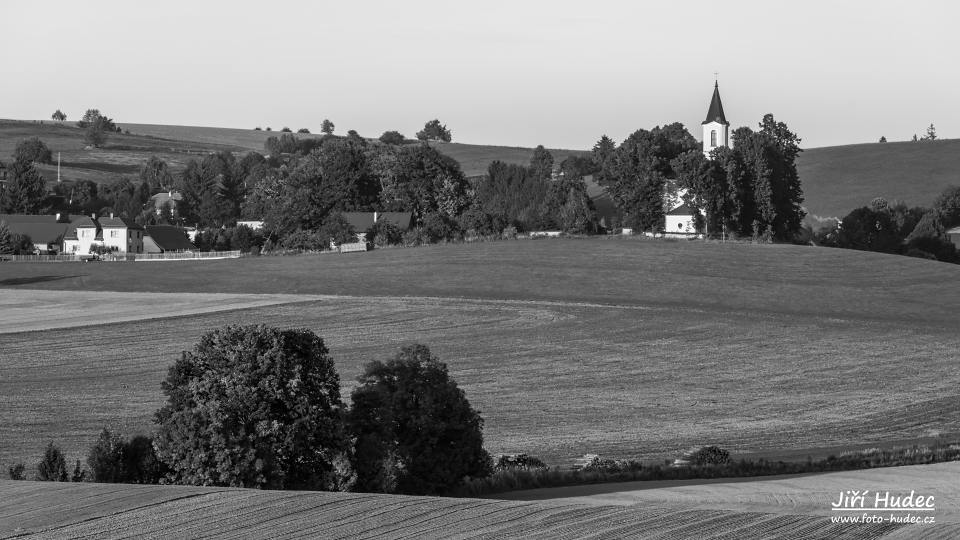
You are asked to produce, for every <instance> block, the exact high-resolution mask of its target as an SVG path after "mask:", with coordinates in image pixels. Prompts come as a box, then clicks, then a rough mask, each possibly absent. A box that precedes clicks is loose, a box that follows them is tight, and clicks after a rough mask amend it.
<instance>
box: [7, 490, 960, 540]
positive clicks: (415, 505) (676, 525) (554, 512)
mask: <svg viewBox="0 0 960 540" xmlns="http://www.w3.org/2000/svg"><path fill="white" fill-rule="evenodd" d="M750 484H756V482H752V483H750ZM744 487H745V488H747V489H749V486H748V485H747V484H744ZM778 510H786V511H778V512H764V511H756V510H751V509H749V508H748V509H743V510H723V509H721V510H716V509H709V508H696V507H688V506H686V505H684V504H673V503H667V504H646V503H644V504H632V505H597V504H590V503H587V504H577V503H573V502H569V501H556V500H553V501H540V502H519V501H503V500H479V499H445V498H436V497H407V496H397V495H378V494H352V493H318V492H284V491H256V490H243V489H229V488H203V487H186V486H137V485H106V484H57V483H49V482H13V481H5V480H0V538H12V537H19V536H24V535H29V536H30V537H31V538H81V537H83V538H134V537H135V538H193V537H199V536H202V537H204V538H251V537H254V538H262V537H271V538H280V537H282V538H319V537H322V538H398V539H399V538H549V539H555V538H663V539H669V538H698V539H711V538H740V539H753V538H756V539H766V538H847V539H860V538H864V539H866V538H890V539H894V538H897V539H906V538H910V539H919V538H924V539H941V538H955V535H956V534H958V532H960V526H958V525H957V523H956V522H955V521H951V520H949V519H943V518H941V520H940V521H939V522H938V523H936V524H927V525H901V524H890V523H880V524H856V525H851V524H841V523H832V522H831V521H830V519H829V517H825V516H821V515H810V514H805V513H803V512H802V511H801V510H800V509H794V511H792V512H791V511H789V509H783V508H780V509H778Z"/></svg>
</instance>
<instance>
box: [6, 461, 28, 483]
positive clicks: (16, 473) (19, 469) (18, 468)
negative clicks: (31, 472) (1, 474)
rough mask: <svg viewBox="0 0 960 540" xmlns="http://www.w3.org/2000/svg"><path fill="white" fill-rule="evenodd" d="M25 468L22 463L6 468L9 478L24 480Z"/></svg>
mask: <svg viewBox="0 0 960 540" xmlns="http://www.w3.org/2000/svg"><path fill="white" fill-rule="evenodd" d="M25 469H26V467H24V466H23V463H17V464H16V465H11V466H10V467H8V468H7V474H8V475H10V479H11V480H24V479H25V478H24V475H23V471H24V470H25Z"/></svg>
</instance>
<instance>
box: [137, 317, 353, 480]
mask: <svg viewBox="0 0 960 540" xmlns="http://www.w3.org/2000/svg"><path fill="white" fill-rule="evenodd" d="M162 386H163V391H164V393H165V394H166V396H167V404H166V405H164V407H163V408H162V409H160V410H159V411H157V414H156V421H157V423H158V424H159V429H158V432H157V437H156V441H155V446H156V449H157V451H158V456H159V458H160V459H161V460H162V461H163V462H164V463H165V464H166V465H167V466H168V467H169V468H170V472H169V474H168V478H169V480H171V481H173V482H176V483H182V484H191V485H217V486H235V487H256V488H265V489H319V490H336V489H341V488H343V487H345V486H344V484H343V482H344V481H345V480H346V478H345V477H344V475H341V474H340V473H339V472H338V470H339V467H340V465H339V464H340V463H341V462H343V460H344V457H343V456H344V455H345V453H346V451H347V449H348V440H347V437H346V434H345V430H344V426H343V421H342V414H343V411H342V403H341V400H340V379H339V377H338V376H337V373H336V371H335V369H334V365H333V361H332V360H331V359H330V357H329V355H328V352H327V348H326V346H325V345H324V343H323V340H322V339H320V338H319V337H317V336H316V335H315V334H313V332H311V331H310V330H307V329H292V330H279V329H276V328H269V327H266V326H227V327H224V328H221V329H218V330H214V331H211V332H208V333H207V334H205V335H204V336H203V337H202V338H201V339H200V342H199V343H197V345H196V346H195V347H194V349H193V350H192V351H189V352H184V353H183V356H182V357H181V359H180V360H179V361H177V363H176V364H174V365H173V366H172V367H171V368H170V371H169V373H168V375H167V379H166V381H164V383H163V385H162Z"/></svg>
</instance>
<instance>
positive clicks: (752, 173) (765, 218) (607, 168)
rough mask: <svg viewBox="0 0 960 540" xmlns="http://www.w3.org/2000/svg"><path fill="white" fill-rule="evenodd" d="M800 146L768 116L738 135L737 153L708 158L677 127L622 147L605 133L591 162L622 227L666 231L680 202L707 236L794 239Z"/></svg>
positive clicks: (799, 216) (799, 212)
mask: <svg viewBox="0 0 960 540" xmlns="http://www.w3.org/2000/svg"><path fill="white" fill-rule="evenodd" d="M799 143H800V139H799V138H798V137H797V136H796V135H795V134H794V133H792V132H791V131H790V130H789V129H788V128H787V126H786V124H784V123H783V122H777V121H775V120H774V117H773V115H771V114H768V115H766V116H764V117H763V121H762V122H761V123H760V130H759V131H754V130H752V129H750V128H747V127H741V128H738V129H736V130H734V132H733V148H727V147H718V148H716V149H714V150H713V151H712V152H711V154H710V156H709V158H708V157H706V156H704V155H703V153H702V151H701V150H700V144H699V143H698V142H697V141H696V139H694V138H693V136H692V135H691V134H690V132H689V131H687V130H686V128H684V127H683V125H682V124H680V123H674V124H669V125H666V126H663V127H659V126H658V127H655V128H653V129H652V130H649V131H648V130H644V129H641V130H638V131H636V132H635V133H633V134H632V135H630V136H629V137H627V139H626V140H625V141H624V142H623V143H621V144H620V145H619V146H616V145H614V143H613V141H612V140H610V139H609V138H608V137H606V136H604V137H602V138H601V139H600V141H598V142H597V144H596V145H595V146H594V148H593V158H594V162H595V163H596V164H597V166H598V167H599V172H598V173H597V180H598V181H599V182H600V183H601V184H602V185H604V186H606V188H607V191H608V192H609V193H610V195H611V197H612V198H613V200H614V203H615V204H616V206H617V209H618V211H619V212H620V215H621V216H620V217H621V223H622V225H623V226H626V227H630V228H633V229H637V230H642V231H659V230H662V229H663V223H664V214H665V211H666V210H667V209H668V208H667V207H668V206H669V205H670V203H671V202H676V198H678V197H679V198H680V199H682V201H683V202H685V203H687V204H688V205H689V206H690V207H691V208H692V209H693V210H696V211H697V212H695V213H694V216H695V218H696V221H697V223H696V225H697V228H698V230H701V231H704V232H706V233H707V234H708V235H710V236H719V235H721V234H724V233H726V234H730V235H735V236H738V237H743V238H755V239H761V240H766V241H770V240H779V241H791V240H793V239H794V237H795V236H796V234H797V233H798V232H799V231H800V228H801V224H802V220H803V217H804V215H805V213H804V210H803V209H802V207H801V205H802V203H803V192H802V189H801V185H800V177H799V175H798V174H797V168H796V157H797V155H798V154H799V153H800V152H801V150H800V147H799ZM665 194H666V196H665ZM700 212H702V213H703V214H704V215H705V218H703V216H702V215H701V214H700Z"/></svg>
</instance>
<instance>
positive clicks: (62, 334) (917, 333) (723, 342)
mask: <svg viewBox="0 0 960 540" xmlns="http://www.w3.org/2000/svg"><path fill="white" fill-rule="evenodd" d="M158 270H162V272H159V271H158ZM30 276H33V277H30ZM958 277H960V267H956V266H952V265H945V264H941V263H935V262H929V261H923V260H917V259H909V258H901V257H892V256H883V255H877V254H871V253H859V252H852V251H842V250H827V249H818V248H809V247H807V248H805V247H794V246H751V245H734V244H726V245H718V244H702V243H681V242H654V241H643V240H627V239H624V240H603V239H592V240H544V241H525V242H523V241H518V242H498V243H488V244H479V245H451V246H433V247H425V248H419V249H403V250H380V251H375V252H371V253H367V254H354V255H343V256H338V255H324V256H316V257H296V258H280V257H276V258H274V257H264V258H251V259H240V260H233V261H220V262H216V261H210V262H203V263H178V264H176V265H172V264H171V265H167V266H164V267H163V268H162V269H159V268H158V267H157V266H151V265H146V264H142V263H130V264H99V265H98V264H46V265H21V264H17V265H12V264H9V265H5V266H3V267H2V268H0V285H6V286H11V285H12V286H15V287H18V288H23V287H41V288H46V289H61V290H81V289H82V290H88V291H92V292H93V294H95V291H101V290H143V291H154V292H161V291H163V292H166V291H184V292H191V291H211V292H251V293H252V292H283V293H299V294H314V293H316V294H348V295H362V296H361V297H357V298H339V299H326V300H322V301H318V302H313V303H305V304H297V305H292V306H279V307H268V308H258V309H256V310H248V311H240V312H227V313H218V314H210V315H202V316H192V317H189V318H173V319H165V320H159V321H146V322H142V323H122V324H114V325H104V326H99V327H94V328H80V329H65V330H58V331H47V332H43V333H23V334H16V333H15V334H5V335H0V351H4V354H3V356H4V360H5V362H4V363H3V365H2V366H0V412H2V413H3V414H4V415H5V417H7V418H9V421H8V422H7V423H5V424H4V425H3V426H2V432H0V440H2V441H4V445H3V447H2V449H0V452H2V453H0V461H3V462H6V463H9V462H11V461H14V460H29V459H33V458H32V456H34V455H38V454H39V452H40V449H41V448H42V446H43V444H45V442H46V441H47V440H49V439H56V440H57V441H58V442H60V443H61V444H63V445H64V449H65V450H67V451H68V453H69V454H70V455H71V456H73V455H76V456H78V457H79V455H80V454H81V453H82V451H83V450H84V449H85V448H86V447H87V446H88V445H89V444H90V443H91V442H92V439H93V438H94V437H95V435H96V432H97V431H98V430H99V429H100V428H102V427H104V426H110V427H116V428H119V429H121V430H122V431H124V432H128V433H129V432H132V431H139V430H144V429H148V428H149V426H150V416H151V414H152V412H153V411H154V410H155V409H156V408H157V407H158V406H159V405H160V403H161V402H162V398H163V396H162V395H161V394H160V393H159V391H158V386H159V383H160V381H161V380H162V378H163V376H164V374H165V371H166V369H167V367H168V366H169V365H170V364H171V363H172V362H173V361H174V360H175V358H176V357H177V355H178V352H179V351H181V350H183V349H185V348H188V347H190V346H191V345H192V344H193V343H195V342H196V340H197V338H198V337H199V336H200V334H201V333H202V332H204V331H206V330H209V329H212V328H216V327H218V326H221V325H223V324H229V323H237V322H263V323H267V324H274V325H278V326H286V327H289V326H307V327H309V328H311V329H313V330H314V331H316V332H317V333H318V334H320V335H321V336H323V337H324V338H325V339H326V340H327V342H328V346H329V347H330V349H331V350H332V351H333V355H334V358H335V360H336V362H337V369H338V370H339V372H340V373H341V377H342V380H343V381H344V382H345V384H346V386H347V387H348V389H349V386H350V385H351V384H352V381H353V380H354V379H355V377H356V376H357V375H358V374H359V373H360V370H361V368H362V365H363V364H364V363H365V362H367V361H369V360H371V359H378V358H379V359H382V358H385V357H386V356H388V355H389V354H391V353H392V352H393V351H395V350H396V349H397V347H399V346H400V345H402V344H404V343H409V342H412V341H420V342H424V343H427V344H429V345H430V346H431V347H432V348H433V349H434V351H435V352H436V353H438V354H439V355H440V356H441V358H442V359H443V360H445V361H446V362H448V363H449V364H450V367H451V370H452V373H453V374H454V376H455V377H456V379H457V380H458V381H459V382H460V383H461V385H462V386H463V387H464V388H465V389H466V391H467V394H468V396H469V397H470V399H471V402H472V403H474V404H475V405H476V406H477V407H478V408H479V409H480V410H481V411H482V413H483V416H484V418H485V419H486V425H485V435H486V437H485V438H486V442H487V446H488V447H489V448H490V450H491V451H493V452H501V451H527V452H531V453H534V454H538V455H541V456H543V457H545V458H547V459H549V460H551V461H553V462H555V463H564V462H565V461H566V460H569V459H570V458H572V457H574V456H576V455H579V454H582V453H584V452H588V451H594V452H599V453H601V454H604V455H608V456H643V457H648V458H662V457H668V456H671V455H673V456H675V455H676V454H678V453H679V452H680V451H682V450H684V449H686V448H689V447H691V446H695V445H698V444H704V443H708V442H713V443H718V444H722V445H723V446H725V447H729V448H731V449H733V450H735V451H736V452H741V453H744V452H758V451H764V452H766V451H771V450H777V449H790V448H798V447H799V448H811V447H818V446H824V445H831V446H844V445H858V444H863V443H881V442H885V441H890V440H899V439H907V438H913V437H922V436H931V435H935V434H937V433H948V432H958V431H960V423H958V421H957V418H958V414H957V412H958V410H960V409H958V407H960V404H958V403H957V402H956V400H955V399H953V398H952V397H951V396H953V395H954V394H955V390H954V389H955V388H956V386H957V384H958V383H960V374H958V373H957V372H956V369H955V363H956V361H957V359H958V355H957V350H960V337H958V336H957V335H956V323H955V313H956V308H957V306H960V290H957V288H955V287H944V285H943V284H944V283H951V282H955V281H956V280H957V278H958ZM401 295H402V296H404V298H397V296H401ZM417 297H419V298H417ZM463 297H468V298H477V299H481V300H478V301H467V300H463V299H462V298H463ZM91 320H92V321H93V322H95V317H92V319H91ZM65 374H69V375H65ZM105 396H106V397H105ZM681 434H682V435H681Z"/></svg>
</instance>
